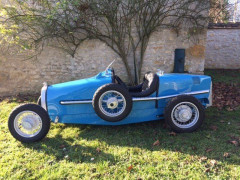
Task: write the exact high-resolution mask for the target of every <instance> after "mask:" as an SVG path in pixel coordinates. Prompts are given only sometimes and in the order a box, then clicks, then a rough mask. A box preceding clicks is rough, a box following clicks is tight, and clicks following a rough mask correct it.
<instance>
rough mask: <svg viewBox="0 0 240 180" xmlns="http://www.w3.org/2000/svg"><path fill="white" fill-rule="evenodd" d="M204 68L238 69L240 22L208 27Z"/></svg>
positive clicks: (239, 61) (239, 67)
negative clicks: (233, 24) (232, 24)
mask: <svg viewBox="0 0 240 180" xmlns="http://www.w3.org/2000/svg"><path fill="white" fill-rule="evenodd" d="M205 68H207V69H240V23H239V24H236V23H235V26H234V27H233V26H232V27H231V26H230V27H229V26H221V27H219V26H218V25H217V26H216V25H215V26H212V27H211V28H210V29H208V32H207V44H206V61H205Z"/></svg>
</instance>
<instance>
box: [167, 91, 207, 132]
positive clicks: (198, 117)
mask: <svg viewBox="0 0 240 180" xmlns="http://www.w3.org/2000/svg"><path fill="white" fill-rule="evenodd" d="M164 117H165V122H166V123H167V124H168V125H169V126H170V128H171V129H172V130H173V131H175V132H178V133H189V132H193V131H195V130H196V129H198V128H199V127H200V126H201V125H202V123H203V121H204V118H205V110H204V107H203V105H202V104H201V103H200V102H199V101H198V99H196V98H195V97H193V96H189V95H181V96H177V97H175V98H173V99H172V100H171V101H169V103H168V104H167V106H166V108H165V112H164Z"/></svg>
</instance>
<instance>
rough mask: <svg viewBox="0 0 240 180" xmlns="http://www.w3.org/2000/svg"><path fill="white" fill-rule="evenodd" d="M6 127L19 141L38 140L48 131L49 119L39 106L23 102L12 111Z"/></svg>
mask: <svg viewBox="0 0 240 180" xmlns="http://www.w3.org/2000/svg"><path fill="white" fill-rule="evenodd" d="M8 128H9V131H10V132H11V134H12V136H13V137H14V138H15V139H17V140H19V141H21V142H25V143H30V142H35V141H40V140H41V139H43V138H44V137H45V136H46V135H47V133H48V131H49V128H50V119H49V116H48V114H47V112H46V111H45V110H44V109H43V108H42V107H41V106H38V105H36V104H24V105H20V106H18V107H17V108H15V109H14V110H13V111H12V113H11V114H10V116H9V120H8Z"/></svg>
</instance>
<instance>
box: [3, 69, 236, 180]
mask: <svg viewBox="0 0 240 180" xmlns="http://www.w3.org/2000/svg"><path fill="white" fill-rule="evenodd" d="M206 73H207V74H210V75H212V76H213V79H214V80H216V81H218V82H220V81H226V82H231V81H233V80H235V81H237V80H238V81H239V79H240V73H238V74H237V77H236V76H235V75H236V73H235V74H232V72H231V71H230V72H228V71H227V72H225V73H216V72H214V71H212V70H208V71H206ZM219 74H220V75H219ZM232 75H234V77H233V76H232ZM30 101H34V100H33V99H32V100H30ZM18 104H19V100H18V99H13V100H11V101H9V100H7V99H6V100H3V101H2V102H0V111H1V112H0V179H39V178H41V179H59V178H61V179H80V178H81V179H240V177H239V175H240V146H239V143H240V107H239V108H238V109H237V110H235V111H230V112H228V111H227V110H222V111H219V110H217V109H216V108H209V109H207V113H206V114H207V117H206V120H205V122H204V124H203V126H202V127H201V128H200V130H198V131H196V132H194V133H189V134H176V135H175V134H173V133H170V131H169V129H166V128H165V125H164V123H163V121H159V122H148V123H141V124H134V125H124V126H117V127H112V126H86V125H60V124H52V125H51V129H50V132H49V134H48V136H47V138H45V139H44V140H42V141H41V142H39V143H34V144H22V143H20V142H18V141H16V140H15V139H14V138H13V137H12V136H11V135H10V133H9V131H8V128H7V120H8V116H9V113H10V112H11V110H12V109H13V108H14V107H15V106H17V105H18ZM169 133H170V134H169ZM157 141H159V143H158V142H157ZM153 144H155V145H153Z"/></svg>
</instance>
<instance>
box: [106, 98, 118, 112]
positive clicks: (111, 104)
mask: <svg viewBox="0 0 240 180" xmlns="http://www.w3.org/2000/svg"><path fill="white" fill-rule="evenodd" d="M107 107H108V108H109V109H115V108H117V107H118V100H117V98H116V97H111V98H109V99H108V100H107Z"/></svg>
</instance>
